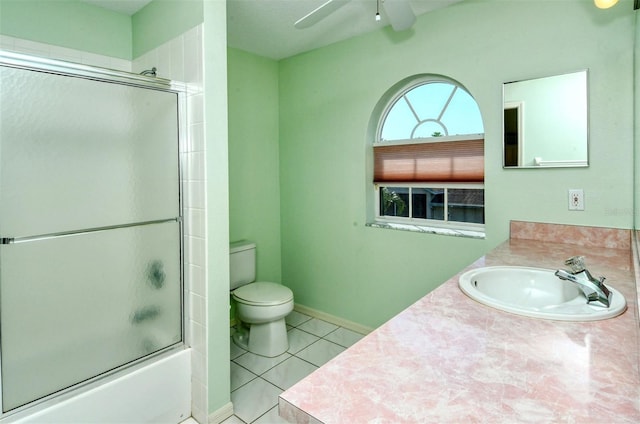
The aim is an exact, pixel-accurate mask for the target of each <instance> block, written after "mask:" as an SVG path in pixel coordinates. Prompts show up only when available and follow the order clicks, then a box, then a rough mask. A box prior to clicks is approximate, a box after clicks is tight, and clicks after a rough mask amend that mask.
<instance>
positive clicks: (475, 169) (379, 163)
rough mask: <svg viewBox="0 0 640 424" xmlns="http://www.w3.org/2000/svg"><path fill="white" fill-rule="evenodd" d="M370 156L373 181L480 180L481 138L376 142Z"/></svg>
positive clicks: (482, 161)
mask: <svg viewBox="0 0 640 424" xmlns="http://www.w3.org/2000/svg"><path fill="white" fill-rule="evenodd" d="M373 156H374V164H373V181H374V182H375V183H390V182H435V181H438V182H483V181H484V138H482V139H474V140H458V141H443V142H431V143H419V144H396V145H389V146H385V145H376V146H374V148H373Z"/></svg>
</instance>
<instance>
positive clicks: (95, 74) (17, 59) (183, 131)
mask: <svg viewBox="0 0 640 424" xmlns="http://www.w3.org/2000/svg"><path fill="white" fill-rule="evenodd" d="M0 65H2V66H6V67H11V68H18V69H23V70H31V71H37V72H44V73H50V74H56V75H61V76H66V77H74V78H84V79H87V80H92V81H98V82H102V83H114V84H120V85H125V86H132V87H138V88H145V89H153V90H159V91H164V92H168V93H173V94H176V97H177V130H178V133H177V143H178V149H177V151H178V157H177V158H176V166H177V172H178V217H177V219H176V221H177V224H178V228H179V247H178V249H179V280H180V281H179V285H180V290H179V292H180V332H181V340H180V341H178V342H176V343H173V344H171V345H169V346H166V347H164V348H161V349H160V350H158V351H156V352H153V353H151V354H148V355H145V356H143V357H140V358H138V359H135V360H133V361H130V362H128V363H125V364H122V365H120V366H118V367H117V368H114V369H112V370H109V371H106V372H103V373H101V374H99V375H95V376H93V377H91V378H89V379H86V380H84V381H81V382H79V383H76V384H74V385H72V386H70V387H67V388H64V389H61V390H59V391H56V392H54V393H51V394H49V395H47V396H44V397H42V398H39V399H36V400H34V401H32V402H29V403H27V404H25V405H22V406H19V407H17V408H14V409H11V410H9V411H7V412H4V413H3V412H2V411H3V409H4V408H3V407H2V406H3V405H2V396H0V423H3V422H5V420H9V421H8V422H13V421H14V420H18V421H20V420H22V419H24V418H26V419H28V417H29V416H30V415H32V414H37V413H38V412H40V411H43V410H45V409H47V408H49V407H50V406H52V405H56V404H58V403H60V402H61V401H64V400H66V399H70V398H73V397H74V396H76V395H78V394H82V393H85V392H86V391H88V390H91V389H93V388H96V387H99V386H100V385H102V384H104V383H106V382H110V381H113V380H115V379H117V378H119V377H121V376H125V375H127V374H128V373H132V372H135V371H137V370H139V369H142V368H143V367H145V366H146V365H147V364H149V363H150V362H153V361H163V360H165V359H167V358H170V357H171V355H173V354H175V353H176V352H180V351H183V350H184V349H185V348H188V347H189V341H190V339H191V335H190V332H189V326H188V325H187V323H188V322H189V316H188V313H187V311H189V296H188V287H187V284H186V279H185V257H186V256H187V254H186V253H187V252H185V249H186V248H187V246H186V243H185V240H184V235H185V232H184V193H185V187H184V181H185V178H184V177H185V169H186V165H187V163H186V160H185V159H184V152H185V151H186V146H187V144H186V143H187V140H188V134H187V128H188V125H187V94H188V87H187V85H186V84H184V83H182V82H176V81H170V80H167V79H163V78H158V77H152V76H146V75H139V74H133V73H129V72H124V71H117V70H112V69H106V68H100V67H95V66H89V65H83V64H78V63H72V62H66V61H62V60H56V59H48V58H41V57H37V56H31V55H26V54H20V53H14V52H8V51H3V50H0ZM149 224H153V222H150V223H149ZM105 229H107V228H105ZM3 241H4V242H6V243H10V242H11V240H3ZM0 265H1V264H0ZM0 343H1V340H0ZM0 352H2V346H1V345H0ZM1 364H2V357H1V355H0V365H1ZM1 373H2V368H1V366H0V393H2V374H1Z"/></svg>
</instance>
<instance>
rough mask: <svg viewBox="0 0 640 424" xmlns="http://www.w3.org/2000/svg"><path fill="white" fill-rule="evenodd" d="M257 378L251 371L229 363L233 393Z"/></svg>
mask: <svg viewBox="0 0 640 424" xmlns="http://www.w3.org/2000/svg"><path fill="white" fill-rule="evenodd" d="M257 377H258V376H257V375H255V374H254V373H252V372H251V371H248V370H247V369H245V368H243V367H241V366H240V365H238V364H236V363H235V362H231V391H234V390H235V389H237V388H238V387H240V386H242V385H244V384H247V383H248V382H250V381H251V380H253V379H254V378H257Z"/></svg>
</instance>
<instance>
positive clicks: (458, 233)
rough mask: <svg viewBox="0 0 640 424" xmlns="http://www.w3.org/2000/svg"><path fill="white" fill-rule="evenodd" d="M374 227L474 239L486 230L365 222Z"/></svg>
mask: <svg viewBox="0 0 640 424" xmlns="http://www.w3.org/2000/svg"><path fill="white" fill-rule="evenodd" d="M365 225H366V226H367V227H372V228H386V229H389V230H401V231H412V232H416V233H427V234H440V235H443V236H453V237H466V238H474V239H484V238H485V233H484V231H473V230H460V229H458V230H456V229H453V228H439V227H427V226H423V225H413V224H398V223H395V222H368V223H367V224H365Z"/></svg>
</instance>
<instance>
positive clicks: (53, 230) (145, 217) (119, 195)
mask: <svg viewBox="0 0 640 424" xmlns="http://www.w3.org/2000/svg"><path fill="white" fill-rule="evenodd" d="M0 77H1V79H0V83H1V87H2V96H1V99H0V107H1V110H0V116H1V118H0V119H1V125H0V238H1V240H0V242H1V244H0V381H1V392H2V403H1V405H2V412H1V414H0V422H20V421H25V422H60V421H63V422H107V421H111V422H117V421H121V420H130V421H132V422H134V421H135V422H144V421H147V422H178V421H180V420H181V419H184V418H186V417H188V416H189V406H190V397H189V375H190V370H189V367H190V365H189V355H188V350H186V349H185V343H184V339H185V331H184V318H183V317H184V310H185V308H184V306H183V304H184V287H183V283H182V281H183V277H182V276H183V271H182V242H181V240H182V208H181V200H180V192H181V190H180V164H179V142H180V138H181V137H182V132H181V129H180V128H181V125H180V124H181V116H182V115H183V113H184V108H183V104H184V101H183V90H182V89H181V88H180V87H179V86H177V85H176V84H172V83H170V82H169V81H166V80H162V79H158V78H152V77H148V76H139V75H132V74H128V73H124V72H117V71H108V70H103V69H99V68H93V67H88V66H82V65H74V64H68V63H65V62H60V61H53V60H46V59H38V58H34V57H30V56H25V55H19V54H13V53H7V52H0ZM114 385H115V386H114ZM119 402H120V403H119ZM137 403H138V405H136V404H137ZM142 404H144V406H142ZM127 409H130V411H128V410H127ZM114 410H118V411H114ZM136 410H144V411H142V412H140V411H136ZM139 412H140V415H136V414H138V413H139Z"/></svg>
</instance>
